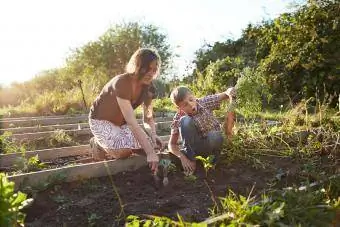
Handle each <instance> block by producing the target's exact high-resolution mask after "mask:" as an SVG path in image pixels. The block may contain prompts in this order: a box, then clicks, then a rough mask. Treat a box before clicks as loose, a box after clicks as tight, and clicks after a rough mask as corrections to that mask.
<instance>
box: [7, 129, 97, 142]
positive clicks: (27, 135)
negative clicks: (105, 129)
mask: <svg viewBox="0 0 340 227" xmlns="http://www.w3.org/2000/svg"><path fill="white" fill-rule="evenodd" d="M63 131H64V132H65V133H66V134H68V135H71V136H74V135H89V134H90V133H91V130H90V129H89V128H86V129H80V130H78V129H75V130H63ZM53 133H55V131H47V132H35V133H22V134H13V135H12V136H11V137H12V138H13V140H15V141H22V140H35V139H39V138H46V137H49V136H51V135H53Z"/></svg>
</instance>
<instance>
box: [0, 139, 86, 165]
mask: <svg viewBox="0 0 340 227" xmlns="http://www.w3.org/2000/svg"><path fill="white" fill-rule="evenodd" d="M89 152H90V146H89V145H88V144H87V145H81V146H72V147H61V148H51V149H44V150H36V151H26V152H25V153H24V154H23V153H19V152H18V153H11V154H0V167H10V166H12V165H13V164H14V163H15V161H16V160H17V159H18V158H20V157H22V156H23V155H24V156H25V158H30V157H33V156H35V155H38V157H39V160H40V161H45V160H51V159H57V158H62V157H69V156H75V155H85V154H89Z"/></svg>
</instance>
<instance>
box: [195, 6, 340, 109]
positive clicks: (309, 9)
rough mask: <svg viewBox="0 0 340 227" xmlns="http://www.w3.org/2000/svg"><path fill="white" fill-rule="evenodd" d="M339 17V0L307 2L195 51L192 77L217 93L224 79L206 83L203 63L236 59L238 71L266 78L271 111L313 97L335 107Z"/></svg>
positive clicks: (206, 65) (338, 78)
mask: <svg viewBox="0 0 340 227" xmlns="http://www.w3.org/2000/svg"><path fill="white" fill-rule="evenodd" d="M339 12H340V4H339V1H332V0H325V1H316V0H310V1H308V2H307V3H306V4H305V5H302V6H299V7H298V8H297V9H296V10H295V11H293V12H290V13H284V14H282V15H280V16H279V17H277V18H275V19H274V20H268V21H264V22H262V23H260V24H258V25H251V24H250V25H248V27H247V28H246V29H245V30H244V31H243V33H242V36H241V38H240V39H238V40H236V41H231V40H227V41H226V42H224V43H222V42H216V43H215V44H214V45H213V46H204V47H202V48H201V49H200V50H198V51H197V52H196V60H195V61H194V62H195V63H196V71H195V72H194V74H193V77H194V78H200V77H202V74H200V73H197V72H205V73H203V78H201V80H205V81H206V82H207V83H208V82H211V83H213V84H214V89H217V90H223V89H224V87H223V86H224V85H223V84H227V83H228V79H227V78H224V79H222V81H220V80H219V79H216V78H215V79H216V80H215V79H214V80H212V81H210V80H209V78H210V77H209V72H206V71H207V70H209V68H211V66H210V65H209V64H211V63H213V62H216V63H217V62H219V61H221V59H225V58H226V57H232V58H241V59H242V61H243V62H244V67H253V68H255V69H256V71H257V72H258V73H260V74H262V75H263V76H264V77H265V78H266V83H268V85H269V86H270V88H271V93H272V94H273V99H272V100H273V103H275V105H276V106H278V105H279V104H284V103H287V102H288V101H290V102H297V101H299V100H301V99H308V98H310V97H316V96H317V97H318V98H319V99H320V101H321V102H329V103H330V104H331V105H332V106H335V105H336V103H337V99H338V96H339V91H340V52H339V51H338V50H339V48H340V29H339V28H340V24H339V23H340V13H339ZM227 71H228V69H227ZM205 86H208V87H209V86H211V85H205Z"/></svg>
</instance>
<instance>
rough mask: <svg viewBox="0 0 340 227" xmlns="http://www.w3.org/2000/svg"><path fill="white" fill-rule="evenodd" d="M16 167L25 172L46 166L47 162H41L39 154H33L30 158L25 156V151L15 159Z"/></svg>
mask: <svg viewBox="0 0 340 227" xmlns="http://www.w3.org/2000/svg"><path fill="white" fill-rule="evenodd" d="M14 167H15V168H16V169H17V170H20V171H22V172H24V173H26V172H31V171H37V170H41V169H43V168H45V167H46V164H45V163H43V162H40V160H39V157H38V155H35V156H32V157H30V158H28V159H27V158H26V157H25V153H23V155H22V157H19V158H17V159H16V160H15V163H14Z"/></svg>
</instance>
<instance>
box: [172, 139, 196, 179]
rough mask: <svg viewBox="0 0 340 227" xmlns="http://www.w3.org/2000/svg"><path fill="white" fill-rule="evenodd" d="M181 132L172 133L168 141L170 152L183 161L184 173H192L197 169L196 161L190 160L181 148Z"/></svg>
mask: <svg viewBox="0 0 340 227" xmlns="http://www.w3.org/2000/svg"><path fill="white" fill-rule="evenodd" d="M178 138H179V133H171V135H170V140H169V143H168V149H169V152H171V153H172V154H174V155H176V156H177V157H178V158H179V159H180V160H181V163H182V167H183V170H184V173H185V174H186V175H188V174H189V175H190V174H192V173H193V172H194V171H195V162H192V161H190V160H189V159H188V158H187V156H185V155H184V154H183V153H182V152H181V151H180V149H179V145H178V143H177V142H178Z"/></svg>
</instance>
